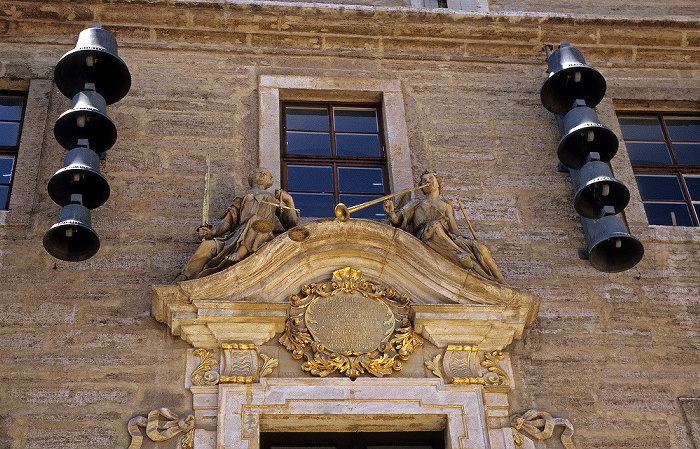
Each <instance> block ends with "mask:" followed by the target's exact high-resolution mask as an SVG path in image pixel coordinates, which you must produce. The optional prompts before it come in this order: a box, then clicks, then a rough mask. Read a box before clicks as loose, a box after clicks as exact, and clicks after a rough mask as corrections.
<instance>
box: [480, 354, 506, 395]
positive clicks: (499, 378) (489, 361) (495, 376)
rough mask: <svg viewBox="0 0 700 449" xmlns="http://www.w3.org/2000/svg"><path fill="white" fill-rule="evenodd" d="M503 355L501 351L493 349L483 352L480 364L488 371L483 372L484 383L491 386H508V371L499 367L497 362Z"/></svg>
mask: <svg viewBox="0 0 700 449" xmlns="http://www.w3.org/2000/svg"><path fill="white" fill-rule="evenodd" d="M504 358H505V356H504V355H503V353H502V352H501V351H493V352H491V353H488V352H486V353H484V359H485V360H484V361H482V362H481V366H482V367H483V368H486V370H487V371H488V372H487V373H486V374H484V381H485V383H486V385H493V386H508V385H510V378H508V373H506V372H505V371H504V370H503V368H501V367H500V365H499V363H498V362H500V361H501V360H503V359H504Z"/></svg>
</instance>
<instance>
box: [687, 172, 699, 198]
mask: <svg viewBox="0 0 700 449" xmlns="http://www.w3.org/2000/svg"><path fill="white" fill-rule="evenodd" d="M683 179H684V180H685V185H686V186H687V187H688V192H689V193H690V199H691V200H692V201H700V176H684V177H683Z"/></svg>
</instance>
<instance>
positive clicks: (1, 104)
mask: <svg viewBox="0 0 700 449" xmlns="http://www.w3.org/2000/svg"><path fill="white" fill-rule="evenodd" d="M23 111H24V97H20V96H14V95H2V96H0V120H3V121H14V122H20V121H22V113H23Z"/></svg>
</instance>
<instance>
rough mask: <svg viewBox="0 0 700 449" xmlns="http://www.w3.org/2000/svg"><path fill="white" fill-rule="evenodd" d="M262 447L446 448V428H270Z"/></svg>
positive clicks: (345, 448) (326, 448)
mask: <svg viewBox="0 0 700 449" xmlns="http://www.w3.org/2000/svg"><path fill="white" fill-rule="evenodd" d="M260 449H445V435H444V432H442V431H438V432H318V433H315V432H314V433H303V432H267V433H261V434H260Z"/></svg>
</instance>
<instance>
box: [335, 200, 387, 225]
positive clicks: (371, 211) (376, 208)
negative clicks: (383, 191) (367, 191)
mask: <svg viewBox="0 0 700 449" xmlns="http://www.w3.org/2000/svg"><path fill="white" fill-rule="evenodd" d="M381 196H382V195H349V194H345V195H340V202H341V203H343V204H345V205H346V206H347V207H348V208H350V207H352V206H357V205H358V204H362V203H366V202H367V201H372V200H375V199H377V198H379V197H381ZM382 203H383V201H380V202H378V203H377V204H373V205H372V206H367V207H365V208H364V209H360V210H358V211H355V212H353V213H352V214H351V215H350V217H351V218H370V219H372V220H379V219H383V218H386V214H385V213H384V208H383V207H382Z"/></svg>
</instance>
